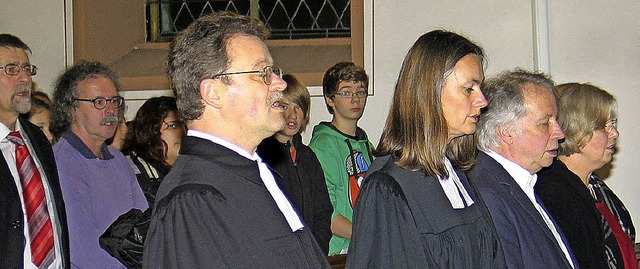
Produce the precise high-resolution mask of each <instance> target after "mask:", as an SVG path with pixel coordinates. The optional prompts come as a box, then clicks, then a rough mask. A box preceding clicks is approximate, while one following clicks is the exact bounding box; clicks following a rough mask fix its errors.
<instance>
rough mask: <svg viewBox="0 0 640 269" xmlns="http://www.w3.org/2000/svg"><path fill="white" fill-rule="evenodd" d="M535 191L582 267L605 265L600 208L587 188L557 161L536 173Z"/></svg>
mask: <svg viewBox="0 0 640 269" xmlns="http://www.w3.org/2000/svg"><path fill="white" fill-rule="evenodd" d="M536 194H537V195H538V197H540V199H542V202H543V203H544V205H545V207H546V208H547V210H548V211H549V213H550V214H551V215H552V216H553V218H554V219H555V221H556V223H557V224H558V228H560V229H562V233H564V235H565V236H566V237H567V241H568V243H569V246H570V247H571V250H572V251H573V254H574V255H575V256H576V259H577V260H578V263H579V264H580V267H582V268H607V267H608V264H607V255H606V250H605V243H604V238H605V236H604V230H603V227H602V225H601V220H600V219H601V218H602V216H601V215H600V211H598V208H596V205H595V200H594V199H593V197H591V194H589V189H587V186H585V185H584V183H583V182H582V180H580V178H579V177H578V176H577V175H576V174H574V173H572V172H571V171H570V170H569V168H567V166H566V165H565V164H564V163H562V162H561V161H559V160H555V161H553V164H552V165H551V166H550V167H546V168H544V169H542V170H541V171H540V172H539V173H538V182H537V183H536Z"/></svg>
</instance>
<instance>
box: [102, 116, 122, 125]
mask: <svg viewBox="0 0 640 269" xmlns="http://www.w3.org/2000/svg"><path fill="white" fill-rule="evenodd" d="M116 122H118V117H116V116H115V115H107V117H106V118H104V119H102V120H101V121H100V124H101V125H106V124H112V123H116Z"/></svg>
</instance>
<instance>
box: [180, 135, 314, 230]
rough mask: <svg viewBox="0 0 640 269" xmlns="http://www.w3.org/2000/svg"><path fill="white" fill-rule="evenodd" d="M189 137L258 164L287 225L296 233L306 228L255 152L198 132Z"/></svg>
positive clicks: (263, 180) (261, 176)
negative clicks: (224, 149)
mask: <svg viewBox="0 0 640 269" xmlns="http://www.w3.org/2000/svg"><path fill="white" fill-rule="evenodd" d="M187 135H188V136H194V137H199V138H202V139H206V140H209V141H211V142H213V143H216V144H218V145H221V146H223V147H225V148H228V149H230V150H233V151H234V152H236V153H238V154H239V155H240V156H242V157H245V158H247V159H249V160H252V161H255V162H257V163H258V169H259V171H260V178H261V179H262V182H263V183H264V185H265V187H266V188H267V190H268V191H269V194H271V197H273V200H275V202H276V205H277V206H278V209H280V212H282V214H283V215H284V217H285V219H286V220H287V223H289V227H290V228H291V231H293V232H295V231H297V230H300V229H302V228H303V227H304V225H303V224H302V221H301V220H300V217H299V216H298V213H296V211H295V209H293V206H291V202H289V199H287V197H286V196H285V195H284V193H282V190H280V187H278V184H277V183H276V180H275V178H274V177H273V174H272V173H271V170H269V167H267V165H266V164H265V163H264V162H263V161H262V159H260V157H259V156H258V154H256V153H255V152H253V153H249V152H247V151H246V150H244V149H242V148H240V147H238V146H236V145H234V144H232V143H230V142H229V141H226V140H224V139H222V138H219V137H216V136H213V135H210V134H207V133H203V132H199V131H196V130H188V131H187Z"/></svg>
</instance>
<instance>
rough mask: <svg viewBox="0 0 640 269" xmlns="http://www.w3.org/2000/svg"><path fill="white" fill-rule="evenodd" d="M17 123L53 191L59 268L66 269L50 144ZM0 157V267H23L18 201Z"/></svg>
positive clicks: (64, 232) (63, 217) (62, 222)
mask: <svg viewBox="0 0 640 269" xmlns="http://www.w3.org/2000/svg"><path fill="white" fill-rule="evenodd" d="M18 120H19V121H20V124H21V126H22V130H23V131H24V133H25V134H26V135H27V137H28V139H29V141H30V142H31V145H32V146H33V149H34V151H35V154H32V155H35V156H32V157H33V158H37V159H38V160H39V161H40V163H41V164H42V169H43V170H44V173H45V175H46V178H47V183H48V185H49V187H50V188H51V191H52V192H53V199H54V203H55V209H54V210H55V211H56V215H57V216H58V225H59V226H60V230H61V238H60V241H61V244H62V266H63V267H64V268H69V267H70V264H69V261H70V258H69V233H68V230H67V214H66V211H65V207H64V201H63V199H62V191H61V190H60V181H59V179H58V170H57V168H56V162H55V159H54V157H53V150H52V149H51V143H49V140H48V139H47V138H46V137H45V136H44V134H43V133H42V131H40V129H39V128H38V127H37V126H35V125H33V124H31V123H30V122H28V121H26V120H21V119H18ZM0 158H1V159H0V268H23V267H24V265H23V259H24V258H23V255H24V247H25V246H24V242H25V238H24V226H23V225H26V224H25V223H23V212H22V202H21V201H20V196H19V195H18V189H17V188H16V184H15V181H14V179H13V176H12V175H11V170H9V166H8V165H7V162H6V160H5V159H4V155H2V154H0Z"/></svg>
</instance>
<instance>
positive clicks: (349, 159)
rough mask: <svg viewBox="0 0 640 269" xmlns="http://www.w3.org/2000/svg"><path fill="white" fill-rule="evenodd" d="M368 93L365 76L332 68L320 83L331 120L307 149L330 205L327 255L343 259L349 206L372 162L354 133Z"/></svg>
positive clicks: (362, 136) (360, 135) (350, 66)
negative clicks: (320, 173) (315, 158)
mask: <svg viewBox="0 0 640 269" xmlns="http://www.w3.org/2000/svg"><path fill="white" fill-rule="evenodd" d="M368 89H369V77H368V76H367V73H366V72H365V71H364V69H363V68H362V67H359V66H356V65H355V64H354V63H351V62H342V63H337V64H335V65H334V66H333V67H331V68H329V70H327V72H326V73H325V74H324V78H323V81H322V91H323V94H324V100H325V104H326V105H327V110H329V113H331V114H332V115H333V119H332V120H331V122H321V123H320V124H318V125H316V126H315V127H314V128H313V136H312V137H311V142H310V143H309V147H310V148H311V149H313V151H314V152H315V154H316V156H318V160H319V161H320V164H321V165H322V170H323V171H324V178H325V181H326V182H327V189H328V190H329V198H330V199H331V203H332V204H333V214H332V215H331V232H332V233H333V236H332V237H331V240H330V241H329V255H333V254H345V253H347V250H348V248H349V242H350V239H351V219H352V218H351V217H352V215H353V206H354V205H355V201H356V198H357V197H358V193H359V192H360V186H361V184H362V180H363V179H364V174H365V172H367V170H369V165H370V164H371V162H372V161H373V155H372V154H371V149H372V148H373V146H372V145H371V142H369V138H368V137H367V133H366V132H365V131H364V130H363V129H362V128H360V127H358V120H360V118H361V117H362V114H363V113H364V107H365V105H366V104H367V95H368Z"/></svg>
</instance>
